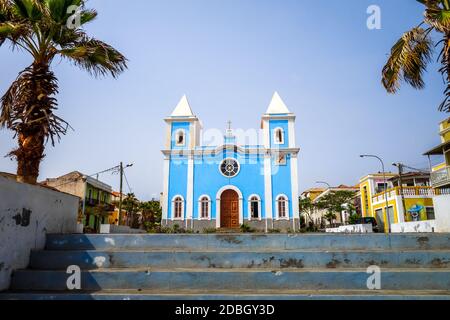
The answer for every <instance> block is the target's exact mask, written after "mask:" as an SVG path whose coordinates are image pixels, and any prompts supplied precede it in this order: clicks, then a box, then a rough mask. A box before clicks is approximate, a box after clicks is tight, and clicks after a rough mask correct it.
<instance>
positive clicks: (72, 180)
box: [51, 166, 120, 188]
mask: <svg viewBox="0 0 450 320" xmlns="http://www.w3.org/2000/svg"><path fill="white" fill-rule="evenodd" d="M119 169H120V166H115V167H113V168H109V169H106V170H103V171H100V172H97V173H94V174H91V175H88V176H85V175H83V176H82V178H83V177H90V178H93V177H94V176H97V175H99V174H102V173H106V172H110V171H117V170H119ZM114 173H117V172H112V174H114ZM79 179H80V178H76V179H75V178H72V179H69V181H66V182H64V183H62V184H59V185H56V186H51V187H52V188H58V187H62V186H64V185H66V184H69V183H72V182H76V181H78V180H79ZM96 180H98V179H96Z"/></svg>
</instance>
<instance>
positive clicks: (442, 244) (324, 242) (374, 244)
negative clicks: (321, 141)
mask: <svg viewBox="0 0 450 320" xmlns="http://www.w3.org/2000/svg"><path fill="white" fill-rule="evenodd" d="M46 249H47V250H117V249H130V250H135V249H192V250H208V249H210V250H222V249H224V250H225V249H229V250H232V249H245V250H250V249H254V250H262V249H264V250H270V249H276V250H279V249H285V250H302V249H315V250H333V249H342V250H372V249H373V250H376V249H378V250H387V249H399V250H400V249H433V250H438V249H450V234H391V235H385V234H354V235H345V234H342V235H336V234H333V235H329V234H306V235H302V234H299V235H282V234H276V235H264V234H235V235H233V234H227V235H220V234H205V235H189V234H146V235H48V236H47V246H46Z"/></svg>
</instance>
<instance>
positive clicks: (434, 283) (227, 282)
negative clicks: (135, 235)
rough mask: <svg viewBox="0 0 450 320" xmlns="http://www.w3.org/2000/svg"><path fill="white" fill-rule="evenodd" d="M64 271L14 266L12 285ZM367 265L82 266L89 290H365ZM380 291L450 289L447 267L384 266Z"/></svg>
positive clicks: (61, 280)
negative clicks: (271, 267)
mask: <svg viewBox="0 0 450 320" xmlns="http://www.w3.org/2000/svg"><path fill="white" fill-rule="evenodd" d="M68 277H69V275H68V274H66V272H64V271H36V270H22V271H16V272H15V273H14V275H13V278H12V286H11V290H14V291H16V290H22V291H25V290H28V291H66V290H67V286H66V282H67V279H68ZM368 277H369V275H368V274H367V273H366V269H306V268H305V269H284V270H274V271H270V270H267V269H150V268H126V269H100V270H92V271H83V272H82V274H81V288H82V289H83V290H87V291H99V290H114V289H136V290H137V289H142V290H147V289H150V290H179V289H186V288H189V289H191V290H204V291H208V290H236V291H239V289H241V288H245V289H247V290H365V289H367V280H368ZM381 286H382V289H383V290H450V269H420V268H417V269H382V273H381Z"/></svg>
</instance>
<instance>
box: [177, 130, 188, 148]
mask: <svg viewBox="0 0 450 320" xmlns="http://www.w3.org/2000/svg"><path fill="white" fill-rule="evenodd" d="M180 134H182V135H183V143H178V137H179V136H180ZM175 146H176V147H184V146H186V130H184V129H178V130H177V131H175Z"/></svg>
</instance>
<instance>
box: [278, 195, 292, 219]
mask: <svg viewBox="0 0 450 320" xmlns="http://www.w3.org/2000/svg"><path fill="white" fill-rule="evenodd" d="M282 197H283V198H285V200H284V202H285V204H286V207H285V212H286V216H285V217H280V212H279V207H278V204H279V202H280V198H282ZM275 212H276V214H277V215H276V219H277V220H289V197H288V196H287V195H285V194H279V195H278V196H277V197H276V199H275Z"/></svg>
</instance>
